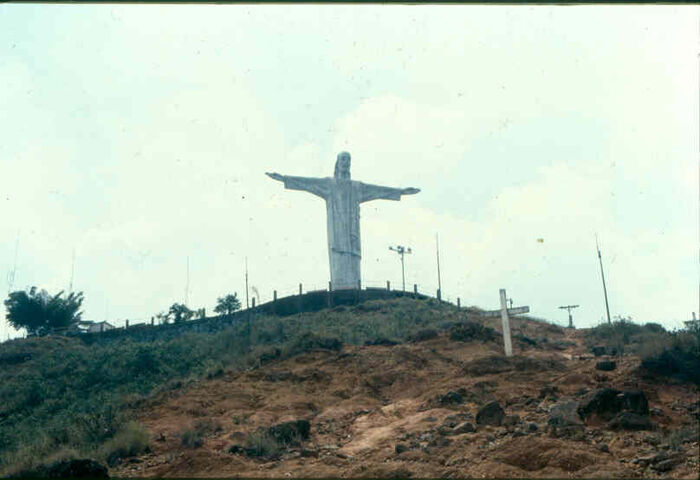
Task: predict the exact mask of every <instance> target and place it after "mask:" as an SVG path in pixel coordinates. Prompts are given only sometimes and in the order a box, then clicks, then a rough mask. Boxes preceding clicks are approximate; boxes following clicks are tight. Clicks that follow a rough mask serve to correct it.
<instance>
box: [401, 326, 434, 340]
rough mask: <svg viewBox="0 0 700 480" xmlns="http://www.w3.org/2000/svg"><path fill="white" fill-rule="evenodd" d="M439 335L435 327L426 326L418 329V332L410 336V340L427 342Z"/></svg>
mask: <svg viewBox="0 0 700 480" xmlns="http://www.w3.org/2000/svg"><path fill="white" fill-rule="evenodd" d="M437 337H438V332H437V330H435V329H433V328H424V329H422V330H418V331H417V332H416V333H414V334H413V335H411V336H410V337H408V340H409V341H410V342H425V341H426V340H432V339H433V338H437Z"/></svg>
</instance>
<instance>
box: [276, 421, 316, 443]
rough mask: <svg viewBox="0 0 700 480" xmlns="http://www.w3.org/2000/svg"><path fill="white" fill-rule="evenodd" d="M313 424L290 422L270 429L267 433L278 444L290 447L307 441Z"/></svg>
mask: <svg viewBox="0 0 700 480" xmlns="http://www.w3.org/2000/svg"><path fill="white" fill-rule="evenodd" d="M310 431H311V424H310V423H309V421H308V420H292V421H290V422H284V423H278V424H277V425H272V426H271V427H268V429H267V433H268V434H269V435H270V436H271V437H272V438H274V439H275V440H276V441H277V443H279V444H282V445H289V444H292V443H298V442H299V441H300V440H307V439H308V438H309V432H310Z"/></svg>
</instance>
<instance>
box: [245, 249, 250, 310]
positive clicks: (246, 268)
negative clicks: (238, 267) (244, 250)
mask: <svg viewBox="0 0 700 480" xmlns="http://www.w3.org/2000/svg"><path fill="white" fill-rule="evenodd" d="M245 308H249V305H248V257H245Z"/></svg>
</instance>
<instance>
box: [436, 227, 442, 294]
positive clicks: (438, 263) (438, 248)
mask: <svg viewBox="0 0 700 480" xmlns="http://www.w3.org/2000/svg"><path fill="white" fill-rule="evenodd" d="M435 255H436V257H437V275H438V292H440V293H442V283H441V281H440V242H439V241H438V234H437V233H436V234H435Z"/></svg>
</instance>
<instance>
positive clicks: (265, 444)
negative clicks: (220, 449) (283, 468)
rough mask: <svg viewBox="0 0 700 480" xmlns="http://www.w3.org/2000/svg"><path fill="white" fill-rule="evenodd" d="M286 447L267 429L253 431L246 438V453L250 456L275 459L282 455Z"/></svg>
mask: <svg viewBox="0 0 700 480" xmlns="http://www.w3.org/2000/svg"><path fill="white" fill-rule="evenodd" d="M283 451H284V447H283V446H282V445H280V443H279V442H278V441H277V440H276V439H275V437H273V436H272V435H270V433H269V432H268V431H267V430H265V429H259V430H256V431H255V432H253V433H251V434H250V435H248V437H246V440H245V453H246V455H248V456H249V457H261V458H266V459H269V460H274V459H277V458H279V457H280V455H281V454H282V452H283Z"/></svg>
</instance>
